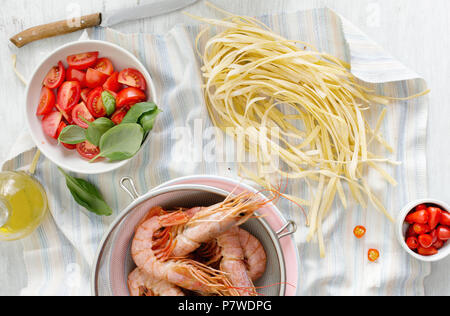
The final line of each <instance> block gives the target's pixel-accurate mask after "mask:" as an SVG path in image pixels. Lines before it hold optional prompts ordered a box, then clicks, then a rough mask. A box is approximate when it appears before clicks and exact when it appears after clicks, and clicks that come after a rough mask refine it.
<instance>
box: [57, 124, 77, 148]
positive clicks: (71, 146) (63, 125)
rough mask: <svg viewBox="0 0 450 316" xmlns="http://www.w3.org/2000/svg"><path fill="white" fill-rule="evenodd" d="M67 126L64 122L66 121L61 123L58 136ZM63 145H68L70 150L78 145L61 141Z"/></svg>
mask: <svg viewBox="0 0 450 316" xmlns="http://www.w3.org/2000/svg"><path fill="white" fill-rule="evenodd" d="M66 127H67V124H66V123H64V122H61V123H60V124H59V128H58V132H57V133H56V134H57V136H56V138H58V137H59V135H60V134H61V132H62V130H63V129H65V128H66ZM61 145H63V146H64V147H66V148H67V149H69V150H74V149H75V148H76V147H77V146H76V145H71V144H65V143H61Z"/></svg>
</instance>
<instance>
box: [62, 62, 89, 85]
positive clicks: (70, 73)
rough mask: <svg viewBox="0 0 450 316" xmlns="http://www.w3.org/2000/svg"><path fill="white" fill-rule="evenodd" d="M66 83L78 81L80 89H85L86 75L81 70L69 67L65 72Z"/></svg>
mask: <svg viewBox="0 0 450 316" xmlns="http://www.w3.org/2000/svg"><path fill="white" fill-rule="evenodd" d="M66 80H67V81H78V82H79V83H80V85H81V87H82V88H84V87H86V73H85V72H84V71H82V70H78V69H75V68H71V67H69V69H67V72H66Z"/></svg>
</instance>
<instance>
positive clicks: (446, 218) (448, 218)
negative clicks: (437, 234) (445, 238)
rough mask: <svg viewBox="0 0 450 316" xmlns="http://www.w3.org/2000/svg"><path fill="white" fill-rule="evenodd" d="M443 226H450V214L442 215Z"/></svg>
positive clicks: (443, 213)
mask: <svg viewBox="0 0 450 316" xmlns="http://www.w3.org/2000/svg"><path fill="white" fill-rule="evenodd" d="M441 224H442V225H445V226H450V213H449V212H444V211H443V212H442V214H441Z"/></svg>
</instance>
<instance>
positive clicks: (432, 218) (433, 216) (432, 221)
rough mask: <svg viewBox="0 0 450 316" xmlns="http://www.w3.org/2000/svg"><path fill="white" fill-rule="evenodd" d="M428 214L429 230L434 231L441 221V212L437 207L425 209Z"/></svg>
mask: <svg viewBox="0 0 450 316" xmlns="http://www.w3.org/2000/svg"><path fill="white" fill-rule="evenodd" d="M427 212H428V225H430V228H431V229H435V228H436V226H437V225H438V224H439V222H440V220H441V214H442V211H441V209H440V208H438V207H429V208H427Z"/></svg>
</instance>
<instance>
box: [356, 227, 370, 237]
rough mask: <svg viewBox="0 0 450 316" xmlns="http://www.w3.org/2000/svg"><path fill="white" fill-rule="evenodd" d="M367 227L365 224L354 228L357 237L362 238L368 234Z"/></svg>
mask: <svg viewBox="0 0 450 316" xmlns="http://www.w3.org/2000/svg"><path fill="white" fill-rule="evenodd" d="M366 231H367V230H366V228H365V227H364V226H356V227H355V229H354V230H353V234H354V235H355V236H356V238H358V239H361V238H363V237H364V235H365V234H366Z"/></svg>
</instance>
